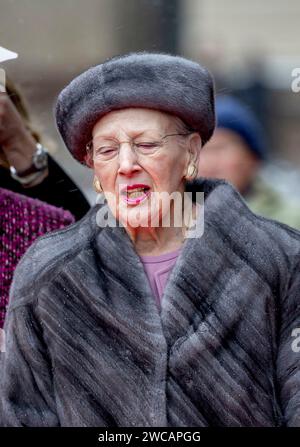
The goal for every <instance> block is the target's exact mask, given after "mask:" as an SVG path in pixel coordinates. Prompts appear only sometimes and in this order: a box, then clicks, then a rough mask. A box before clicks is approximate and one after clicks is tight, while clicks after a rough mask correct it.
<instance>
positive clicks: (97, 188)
mask: <svg viewBox="0 0 300 447" xmlns="http://www.w3.org/2000/svg"><path fill="white" fill-rule="evenodd" d="M93 186H94V190H95V191H96V192H98V193H101V192H103V189H102V186H101V183H100V182H99V180H98V179H97V177H96V176H95V177H94V180H93Z"/></svg>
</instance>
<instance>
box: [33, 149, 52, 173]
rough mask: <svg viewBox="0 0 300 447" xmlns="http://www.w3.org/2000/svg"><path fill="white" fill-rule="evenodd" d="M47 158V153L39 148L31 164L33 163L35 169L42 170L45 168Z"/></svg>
mask: <svg viewBox="0 0 300 447" xmlns="http://www.w3.org/2000/svg"><path fill="white" fill-rule="evenodd" d="M47 157H48V155H47V152H46V151H45V150H44V149H42V148H39V149H38V150H37V151H36V153H35V155H34V158H33V163H34V165H35V167H36V168H37V169H42V168H44V167H46V166H47V161H48V160H47Z"/></svg>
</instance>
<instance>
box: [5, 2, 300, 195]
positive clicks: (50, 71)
mask: <svg viewBox="0 0 300 447" xmlns="http://www.w3.org/2000/svg"><path fill="white" fill-rule="evenodd" d="M299 23H300V2H299V0H288V1H286V2H283V1H282V0H281V1H280V0H252V1H251V2H248V1H245V0H226V2H224V1H221V0H126V1H125V0H84V1H82V0H81V1H80V0H52V1H51V2H50V1H49V0H0V46H2V47H5V48H8V49H9V50H11V51H15V52H17V53H18V54H19V57H18V59H16V60H12V61H7V62H5V63H2V64H1V67H2V68H4V69H5V71H6V73H7V75H8V76H10V77H11V78H12V79H13V80H14V82H15V83H16V84H17V86H18V87H20V89H21V91H22V93H24V95H25V98H26V102H27V105H28V107H29V110H30V113H31V115H32V119H33V122H34V124H35V126H36V127H37V128H38V130H39V131H40V132H41V134H42V136H43V142H44V144H45V145H46V146H47V147H48V148H49V150H50V151H51V153H52V154H53V156H54V158H55V159H56V160H57V161H58V162H59V163H60V164H61V165H62V166H63V167H64V169H65V170H66V171H67V172H68V173H69V175H70V176H71V177H72V178H73V179H74V180H75V181H76V183H77V184H78V185H79V186H80V187H81V188H82V190H83V192H84V194H85V195H86V197H87V198H88V200H89V201H90V203H92V204H93V203H94V202H95V198H96V195H95V193H94V192H93V190H92V186H91V185H92V173H91V171H90V170H89V169H87V168H85V167H83V166H81V165H80V164H78V163H77V162H75V161H74V160H73V159H72V158H71V156H70V155H69V154H68V152H67V150H66V149H65V147H64V145H63V142H62V140H61V139H60V137H59V135H58V133H57V130H56V127H55V123H54V118H53V106H54V103H55V99H56V97H57V94H58V92H59V91H60V90H61V89H62V88H63V87H64V86H65V85H66V84H67V83H68V82H69V81H70V80H71V79H72V78H73V77H74V76H76V75H77V74H79V73H81V72H82V71H83V70H85V69H87V68H88V67H90V66H92V65H96V64H99V63H101V62H103V61H104V60H105V59H106V58H109V57H111V56H114V55H117V54H121V53H125V52H129V51H139V50H150V51H163V52H169V53H173V54H174V53H176V54H180V55H183V56H186V57H189V58H192V59H194V60H196V61H200V62H201V63H203V64H204V65H206V66H207V67H208V68H209V69H210V71H211V72H212V73H213V75H214V77H215V80H216V91H217V93H230V94H234V95H235V96H236V97H238V98H240V99H242V100H243V101H244V102H245V103H246V104H248V106H249V107H251V109H252V110H253V111H254V112H255V113H256V115H257V117H258V118H259V120H260V121H261V123H262V125H263V126H264V128H265V130H266V132H267V136H268V145H269V152H270V153H271V162H270V163H269V164H268V166H267V167H266V168H265V170H264V176H265V178H266V179H267V181H268V182H270V184H272V185H273V186H274V187H275V188H277V189H278V190H280V191H282V193H284V194H290V195H291V196H293V197H294V198H295V200H299V195H298V188H299V187H300V174H299V170H300V150H299V145H300V126H299V123H300V92H299V93H296V92H293V91H292V87H291V85H292V81H293V79H294V78H293V76H292V71H293V69H295V68H297V67H300V38H299ZM299 70H300V69H299ZM299 84H300V83H299Z"/></svg>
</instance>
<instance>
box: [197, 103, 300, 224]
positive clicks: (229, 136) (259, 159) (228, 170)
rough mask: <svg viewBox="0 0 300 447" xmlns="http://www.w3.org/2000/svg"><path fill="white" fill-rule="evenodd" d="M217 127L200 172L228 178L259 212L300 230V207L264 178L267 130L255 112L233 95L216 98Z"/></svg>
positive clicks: (201, 161)
mask: <svg viewBox="0 0 300 447" xmlns="http://www.w3.org/2000/svg"><path fill="white" fill-rule="evenodd" d="M216 114H217V128H216V129H215V132H214V134H213V137H212V138H211V140H210V141H209V143H208V144H207V145H206V146H205V147H204V148H203V150H202V151H201V155H200V157H199V163H198V173H199V175H201V176H204V177H213V178H218V179H225V180H227V181H229V182H231V183H232V184H233V185H234V186H235V188H236V189H237V190H238V191H239V192H240V193H241V194H242V195H243V196H244V198H245V200H246V202H247V204H248V205H249V207H250V208H251V209H252V211H254V212H255V213H258V214H260V215H263V216H265V217H268V218H272V219H275V220H278V221H280V222H283V223H285V224H288V225H290V226H292V227H295V228H298V229H300V206H299V204H297V206H295V204H294V203H293V201H291V200H289V197H284V196H283V195H282V194H281V193H279V192H278V191H276V190H275V189H274V188H273V187H272V186H271V185H270V184H267V182H266V181H264V179H263V175H262V171H261V170H262V167H263V166H264V164H265V163H267V162H268V156H269V151H268V149H267V141H266V140H267V139H266V135H265V132H264V129H263V127H262V126H261V125H260V123H259V121H258V120H257V119H256V117H255V115H254V114H253V113H252V111H251V110H250V109H249V108H248V107H247V106H246V105H245V104H243V103H242V102H241V101H239V100H238V99H236V98H234V97H232V96H225V95H222V96H219V97H217V99H216Z"/></svg>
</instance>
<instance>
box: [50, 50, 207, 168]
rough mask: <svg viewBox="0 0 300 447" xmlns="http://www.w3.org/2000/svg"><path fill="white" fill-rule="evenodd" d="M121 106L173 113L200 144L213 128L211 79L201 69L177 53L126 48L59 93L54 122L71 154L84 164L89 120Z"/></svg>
mask: <svg viewBox="0 0 300 447" xmlns="http://www.w3.org/2000/svg"><path fill="white" fill-rule="evenodd" d="M126 107H145V108H151V109H157V110H162V111H165V112H168V113H171V114H174V115H176V116H178V117H180V118H181V119H182V120H183V121H185V122H186V123H187V124H188V125H189V126H191V127H192V128H193V129H195V130H196V131H198V132H199V133H200V135H201V138H202V142H203V144H205V143H206V142H207V141H208V140H209V138H210V137H211V135H212V132H213V130H214V127H215V114H214V87H213V80H212V77H211V75H210V74H209V72H208V71H207V70H206V69H205V68H203V67H202V66H201V65H199V64H198V63H196V62H192V61H190V60H188V59H185V58H183V57H179V56H171V55H168V54H156V53H130V54H128V55H124V56H120V57H114V58H112V59H109V60H107V61H106V62H104V63H103V64H100V65H97V66H95V67H92V68H90V69H89V70H87V71H85V72H84V73H82V74H81V75H79V76H78V77H76V78H75V79H74V80H73V81H72V82H71V83H70V84H69V85H68V86H67V87H65V88H64V90H63V91H62V92H61V93H60V95H59V97H58V101H57V104H56V110H55V114H56V122H57V127H58V130H59V131H60V133H61V135H62V138H63V139H64V142H65V144H66V146H67V148H68V149H69V151H70V152H71V154H72V155H73V156H74V157H75V158H76V159H77V160H79V161H80V162H82V163H84V158H85V155H86V144H87V143H88V142H89V141H90V140H91V138H92V136H91V132H92V129H93V127H94V125H95V123H96V122H97V121H98V120H99V119H100V118H101V117H102V116H103V115H105V114H106V113H108V112H111V111H112V110H116V109H122V108H126Z"/></svg>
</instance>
